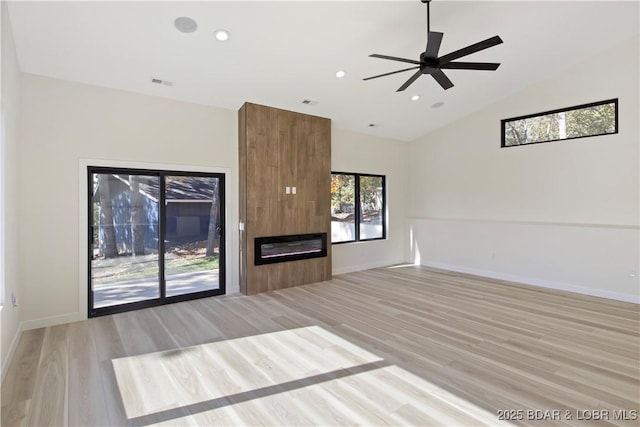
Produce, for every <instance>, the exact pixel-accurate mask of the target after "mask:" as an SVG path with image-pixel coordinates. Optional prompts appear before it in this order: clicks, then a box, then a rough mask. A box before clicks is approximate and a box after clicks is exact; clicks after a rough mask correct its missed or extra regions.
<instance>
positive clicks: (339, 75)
mask: <svg viewBox="0 0 640 427" xmlns="http://www.w3.org/2000/svg"><path fill="white" fill-rule="evenodd" d="M346 75H347V73H345V72H344V71H343V70H340V71H338V72H337V73H336V77H337V78H339V79H341V78H343V77H344V76H346Z"/></svg>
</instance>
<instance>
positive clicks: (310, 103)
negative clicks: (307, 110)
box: [302, 99, 318, 106]
mask: <svg viewBox="0 0 640 427" xmlns="http://www.w3.org/2000/svg"><path fill="white" fill-rule="evenodd" d="M302 103H303V104H305V105H311V106H314V105H318V101H312V100H310V99H305V100H303V101H302Z"/></svg>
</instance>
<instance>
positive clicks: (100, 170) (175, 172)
mask: <svg viewBox="0 0 640 427" xmlns="http://www.w3.org/2000/svg"><path fill="white" fill-rule="evenodd" d="M84 173H85V179H86V182H87V188H86V190H87V191H86V200H85V203H86V209H87V211H86V212H87V213H86V214H87V218H86V227H87V228H86V230H87V231H86V233H87V234H86V236H87V246H86V251H87V252H86V259H87V264H86V265H87V271H86V272H87V275H86V280H87V281H86V284H85V289H86V290H87V314H88V317H97V316H103V315H108V314H115V313H121V312H126V311H132V310H138V309H142V308H147V307H156V306H160V305H165V304H172V303H176V302H180V301H188V300H193V299H198V298H205V297H211V296H217V295H224V294H225V293H226V275H227V267H228V266H227V261H226V252H227V243H226V230H225V229H226V207H227V199H226V189H225V177H226V174H225V173H224V172H214V171H206V170H205V171H200V170H179V169H173V168H171V169H164V168H163V169H149V168H138V167H131V166H125V167H122V166H106V165H100V166H93V165H92V164H87V165H86V167H85V168H84ZM93 174H123V175H139V176H157V177H158V179H159V199H158V268H159V274H158V286H159V297H158V298H151V299H146V300H142V301H135V302H130V303H122V304H117V305H111V306H105V307H98V308H94V306H93V304H94V301H93V299H94V298H93V296H94V295H93V294H94V292H93V290H92V270H91V262H92V253H93V223H92V222H93V221H92V220H93V180H92V177H93ZM167 176H189V177H205V178H209V177H211V178H217V179H218V200H219V204H220V205H219V206H220V208H219V223H220V243H219V257H218V285H219V286H218V288H217V289H210V290H204V291H198V292H192V293H186V294H179V295H174V296H170V297H167V296H166V286H167V283H166V277H165V254H166V225H167V222H166V190H165V185H166V177H167Z"/></svg>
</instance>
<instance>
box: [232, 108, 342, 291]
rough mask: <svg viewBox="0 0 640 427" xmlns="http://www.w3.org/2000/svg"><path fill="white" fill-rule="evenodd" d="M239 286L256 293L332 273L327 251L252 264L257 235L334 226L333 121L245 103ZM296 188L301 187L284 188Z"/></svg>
mask: <svg viewBox="0 0 640 427" xmlns="http://www.w3.org/2000/svg"><path fill="white" fill-rule="evenodd" d="M239 125H240V132H239V145H240V149H239V158H240V183H241V191H240V198H241V200H240V221H241V222H244V223H245V231H244V232H241V251H242V254H243V255H246V256H244V257H243V258H242V260H241V265H240V269H241V273H240V290H241V291H242V292H243V293H246V294H255V293H260V292H266V291H273V290H276V289H283V288H288V287H291V286H297V285H301V284H306V283H312V282H319V281H323V280H328V279H330V278H331V256H330V254H331V250H330V248H329V250H328V254H329V255H328V256H327V257H325V258H316V259H311V260H302V261H292V262H286V263H279V264H269V265H260V266H255V265H254V247H253V245H254V238H255V237H263V236H277V235H289V234H304V233H320V232H325V233H327V234H329V233H330V232H331V218H330V203H331V194H330V178H331V121H330V120H329V119H325V118H322V117H315V116H310V115H306V114H301V113H295V112H291V111H285V110H280V109H276V108H271V107H265V106H261V105H256V104H249V103H247V104H245V105H243V106H242V108H241V109H240V111H239ZM285 187H296V189H297V192H296V194H285Z"/></svg>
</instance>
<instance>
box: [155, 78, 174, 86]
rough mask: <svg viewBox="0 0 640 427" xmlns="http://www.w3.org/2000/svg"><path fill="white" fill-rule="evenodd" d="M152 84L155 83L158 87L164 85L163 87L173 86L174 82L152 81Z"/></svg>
mask: <svg viewBox="0 0 640 427" xmlns="http://www.w3.org/2000/svg"><path fill="white" fill-rule="evenodd" d="M151 83H155V84H157V85H163V86H173V82H170V81H167V80H162V79H151Z"/></svg>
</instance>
